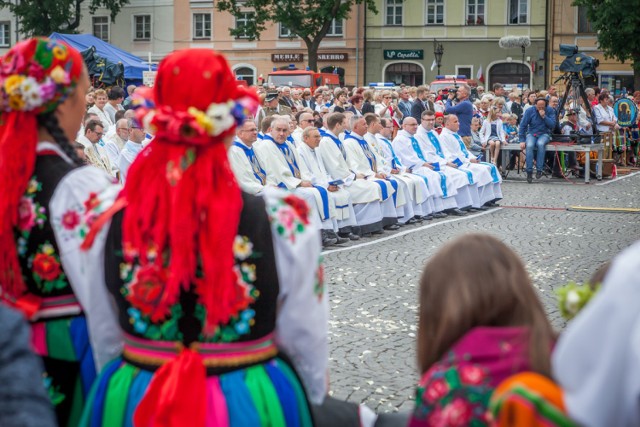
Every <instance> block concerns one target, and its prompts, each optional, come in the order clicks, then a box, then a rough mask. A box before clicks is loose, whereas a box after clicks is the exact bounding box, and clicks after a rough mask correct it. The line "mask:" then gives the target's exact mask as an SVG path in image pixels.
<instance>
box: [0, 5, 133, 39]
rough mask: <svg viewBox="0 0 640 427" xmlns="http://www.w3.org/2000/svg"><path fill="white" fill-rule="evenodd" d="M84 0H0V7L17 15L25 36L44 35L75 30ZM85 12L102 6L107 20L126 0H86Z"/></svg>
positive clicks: (118, 10)
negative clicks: (108, 15) (108, 14)
mask: <svg viewBox="0 0 640 427" xmlns="http://www.w3.org/2000/svg"><path fill="white" fill-rule="evenodd" d="M84 2H85V0H0V8H8V9H9V10H10V11H11V13H13V14H14V15H16V17H17V18H18V26H19V30H20V33H22V34H25V35H26V36H27V37H32V36H48V35H49V34H51V33H53V32H54V31H55V32H59V33H75V32H76V29H77V28H78V27H79V26H80V18H81V11H80V6H81V5H82V3H84ZM87 3H88V4H89V13H91V14H93V13H94V12H95V11H96V9H98V8H100V7H104V8H107V9H109V11H110V12H111V21H115V19H116V15H118V13H119V12H120V9H121V8H122V6H124V5H125V4H127V3H129V0H88V2H87Z"/></svg>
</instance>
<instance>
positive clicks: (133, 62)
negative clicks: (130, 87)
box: [49, 33, 157, 84]
mask: <svg viewBox="0 0 640 427" xmlns="http://www.w3.org/2000/svg"><path fill="white" fill-rule="evenodd" d="M49 37H50V38H52V39H54V40H62V41H63V42H65V43H67V44H69V45H70V46H71V47H73V48H75V49H77V50H79V51H80V52H82V51H84V50H86V49H89V48H91V47H92V46H93V47H95V49H96V53H97V54H98V55H100V56H102V57H104V58H106V59H108V60H109V61H111V62H114V63H118V62H120V63H122V64H123V65H124V78H125V80H126V81H127V84H141V83H142V72H143V71H148V70H149V64H148V63H147V62H145V61H143V60H142V59H140V58H139V57H137V56H135V55H133V54H131V53H129V52H127V51H125V50H122V49H120V48H117V47H115V46H114V45H112V44H109V43H107V42H105V41H103V40H100V39H99V38H97V37H94V36H92V35H91V34H60V33H53V34H51V36H49ZM156 68H157V67H156V65H152V67H151V70H156Z"/></svg>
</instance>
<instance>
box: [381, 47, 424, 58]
mask: <svg viewBox="0 0 640 427" xmlns="http://www.w3.org/2000/svg"><path fill="white" fill-rule="evenodd" d="M384 59H424V50H422V49H419V50H395V49H394V50H385V51H384Z"/></svg>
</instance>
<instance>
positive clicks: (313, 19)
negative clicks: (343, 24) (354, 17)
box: [216, 0, 378, 70]
mask: <svg viewBox="0 0 640 427" xmlns="http://www.w3.org/2000/svg"><path fill="white" fill-rule="evenodd" d="M362 3H364V4H365V6H366V8H367V9H368V10H370V11H371V12H373V13H378V10H377V9H376V6H375V2H374V0H276V1H272V0H244V1H237V0H217V1H216V7H217V9H218V10H219V11H225V12H229V13H231V14H232V15H233V16H234V17H235V18H236V19H238V18H240V17H243V16H245V15H244V14H245V13H246V12H247V11H251V13H253V17H252V19H250V20H248V22H247V24H246V25H242V26H238V27H236V28H230V29H229V32H230V33H231V35H232V36H236V37H238V36H242V37H246V38H248V39H249V40H255V39H260V33H262V32H263V31H264V30H265V29H266V26H267V24H271V23H280V24H281V25H284V26H285V27H286V28H287V29H288V30H289V31H290V32H291V36H292V37H295V36H297V37H300V38H301V39H302V41H304V43H305V44H306V46H307V53H308V55H309V67H310V68H311V69H312V70H317V69H318V47H319V46H320V42H321V41H322V39H323V38H324V37H325V36H326V35H327V32H328V31H329V29H330V28H331V23H332V22H333V20H334V19H335V20H342V19H345V18H347V17H349V14H350V12H351V9H352V7H353V6H354V5H359V4H362Z"/></svg>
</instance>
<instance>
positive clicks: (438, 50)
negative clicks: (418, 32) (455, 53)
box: [433, 39, 444, 75]
mask: <svg viewBox="0 0 640 427" xmlns="http://www.w3.org/2000/svg"><path fill="white" fill-rule="evenodd" d="M443 53H444V47H442V43H438V41H437V40H435V39H434V40H433V56H435V58H436V65H437V67H438V75H440V64H441V63H442V54H443Z"/></svg>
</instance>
